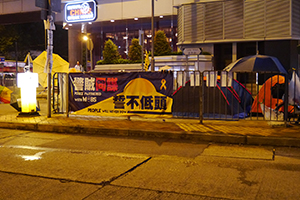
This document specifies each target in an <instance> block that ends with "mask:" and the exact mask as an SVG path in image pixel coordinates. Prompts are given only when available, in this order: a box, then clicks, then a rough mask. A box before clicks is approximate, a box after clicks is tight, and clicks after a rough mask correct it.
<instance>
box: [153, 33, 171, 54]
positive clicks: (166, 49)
mask: <svg viewBox="0 0 300 200" xmlns="http://www.w3.org/2000/svg"><path fill="white" fill-rule="evenodd" d="M171 52H172V49H171V46H170V44H169V42H168V41H167V37H166V35H165V32H163V31H157V32H156V33H155V36H154V54H155V55H158V56H161V55H170V54H171Z"/></svg>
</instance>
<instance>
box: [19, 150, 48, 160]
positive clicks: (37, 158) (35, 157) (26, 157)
mask: <svg viewBox="0 0 300 200" xmlns="http://www.w3.org/2000/svg"><path fill="white" fill-rule="evenodd" d="M43 153H45V152H38V153H36V154H34V155H33V156H27V155H26V156H21V155H19V156H20V157H21V158H23V159H24V160H25V161H32V160H40V159H41V158H42V154H43Z"/></svg>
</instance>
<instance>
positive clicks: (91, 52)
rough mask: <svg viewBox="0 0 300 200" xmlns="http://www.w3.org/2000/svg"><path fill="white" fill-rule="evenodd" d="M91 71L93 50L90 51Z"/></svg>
mask: <svg viewBox="0 0 300 200" xmlns="http://www.w3.org/2000/svg"><path fill="white" fill-rule="evenodd" d="M90 60H91V70H93V50H92V49H91V50H90Z"/></svg>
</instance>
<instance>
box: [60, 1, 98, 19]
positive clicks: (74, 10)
mask: <svg viewBox="0 0 300 200" xmlns="http://www.w3.org/2000/svg"><path fill="white" fill-rule="evenodd" d="M96 19H97V5H96V2H95V1H93V0H92V1H82V2H72V3H67V4H66V5H65V21H66V22H67V23H73V22H74V23H75V22H90V21H94V20H96Z"/></svg>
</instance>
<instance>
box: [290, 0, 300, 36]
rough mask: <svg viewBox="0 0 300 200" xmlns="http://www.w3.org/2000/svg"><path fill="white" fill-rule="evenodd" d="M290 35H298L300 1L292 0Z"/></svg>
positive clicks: (299, 30)
mask: <svg viewBox="0 0 300 200" xmlns="http://www.w3.org/2000/svg"><path fill="white" fill-rule="evenodd" d="M292 35H293V36H295V37H300V1H299V0H292Z"/></svg>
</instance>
